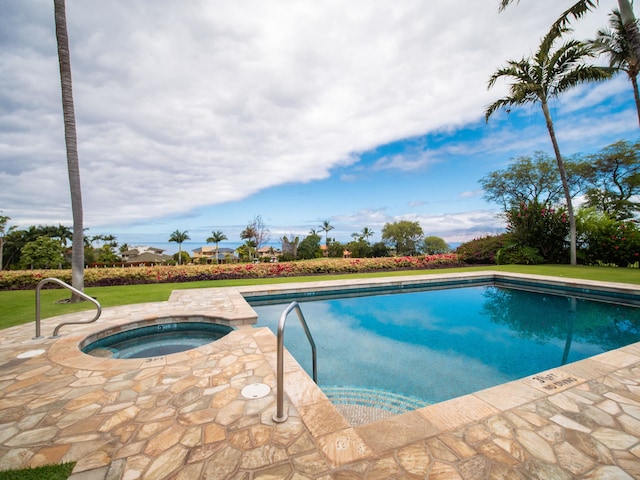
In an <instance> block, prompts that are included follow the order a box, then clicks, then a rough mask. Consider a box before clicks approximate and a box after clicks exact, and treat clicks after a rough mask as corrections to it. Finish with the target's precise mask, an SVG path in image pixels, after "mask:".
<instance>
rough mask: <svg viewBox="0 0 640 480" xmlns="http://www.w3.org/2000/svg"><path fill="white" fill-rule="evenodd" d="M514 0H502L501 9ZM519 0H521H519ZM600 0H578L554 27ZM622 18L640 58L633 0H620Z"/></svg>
mask: <svg viewBox="0 0 640 480" xmlns="http://www.w3.org/2000/svg"><path fill="white" fill-rule="evenodd" d="M513 1H514V0H500V10H501V11H502V10H504V9H505V8H506V7H507V6H508V5H509V4H511V3H513ZM518 1H519V0H518ZM598 3H599V0H578V1H577V2H576V3H574V4H573V5H572V6H571V7H569V8H568V9H567V10H565V11H564V12H562V14H561V15H560V18H558V20H556V21H555V23H554V24H553V26H552V28H563V27H566V26H567V25H568V24H569V22H570V21H571V19H572V18H574V19H578V18H581V17H583V16H584V15H586V14H587V13H588V12H590V11H591V10H593V9H594V8H596V7H597V6H598ZM618 9H619V11H620V18H621V20H622V25H623V26H624V29H625V32H626V34H627V39H628V41H629V43H630V44H631V46H632V48H633V52H634V54H635V56H636V58H640V31H638V22H636V17H635V15H634V13H633V0H632V1H629V0H618Z"/></svg>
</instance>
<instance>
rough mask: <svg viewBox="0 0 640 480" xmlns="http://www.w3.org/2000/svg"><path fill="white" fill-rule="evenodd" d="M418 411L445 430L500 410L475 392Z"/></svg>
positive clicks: (428, 420) (441, 429) (431, 422)
mask: <svg viewBox="0 0 640 480" xmlns="http://www.w3.org/2000/svg"><path fill="white" fill-rule="evenodd" d="M417 412H418V413H419V414H420V415H421V416H423V417H424V418H425V419H426V420H427V422H429V423H430V424H431V425H433V426H435V427H436V428H437V429H439V430H440V431H442V432H444V431H449V430H455V429H456V428H459V427H460V426H462V425H465V424H467V423H471V422H474V421H477V420H480V419H482V418H485V417H487V416H489V415H493V414H495V413H497V412H498V410H497V409H496V408H494V407H492V406H491V405H489V404H488V403H487V402H485V401H483V400H482V399H480V398H478V397H477V396H476V395H475V394H474V395H465V396H463V397H458V398H454V399H453V400H449V401H447V402H442V403H438V404H435V405H430V406H428V407H425V408H421V409H419V410H417Z"/></svg>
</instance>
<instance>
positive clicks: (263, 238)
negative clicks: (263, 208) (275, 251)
mask: <svg viewBox="0 0 640 480" xmlns="http://www.w3.org/2000/svg"><path fill="white" fill-rule="evenodd" d="M270 236H271V232H270V231H269V229H268V228H267V227H266V225H265V223H264V221H263V220H262V216H261V215H256V216H255V217H253V220H251V221H250V222H249V223H248V224H247V228H245V229H244V230H243V231H242V232H240V238H241V239H242V240H247V244H248V245H249V247H250V248H249V250H248V252H249V259H251V254H252V251H253V250H256V251H257V250H258V249H259V248H260V247H261V246H262V245H264V244H265V243H267V242H268V241H269V238H270Z"/></svg>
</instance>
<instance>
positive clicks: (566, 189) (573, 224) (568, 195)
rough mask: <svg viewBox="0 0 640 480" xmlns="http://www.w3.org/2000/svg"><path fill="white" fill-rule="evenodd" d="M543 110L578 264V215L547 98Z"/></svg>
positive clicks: (574, 261) (572, 254)
mask: <svg viewBox="0 0 640 480" xmlns="http://www.w3.org/2000/svg"><path fill="white" fill-rule="evenodd" d="M541 105H542V112H543V113H544V118H545V120H546V121H547V130H549V136H550V137H551V144H552V145H553V152H554V153H555V155H556V162H557V163H558V171H559V172H560V179H561V180H562V190H563V191H564V198H565V201H566V202H567V213H568V215H569V249H570V255H569V257H570V264H571V265H577V264H578V261H577V255H576V243H577V233H576V217H575V216H574V214H573V202H572V201H571V192H570V191H569V182H567V172H566V170H565V168H564V162H563V161H562V155H560V147H559V146H558V141H557V139H556V132H555V130H554V128H553V121H552V120H551V114H550V113H549V106H548V105H547V102H546V101H545V100H543V101H541Z"/></svg>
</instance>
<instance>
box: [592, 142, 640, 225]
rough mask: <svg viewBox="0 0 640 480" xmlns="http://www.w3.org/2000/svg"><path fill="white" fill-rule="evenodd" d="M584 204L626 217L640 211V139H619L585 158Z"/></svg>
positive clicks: (622, 217)
mask: <svg viewBox="0 0 640 480" xmlns="http://www.w3.org/2000/svg"><path fill="white" fill-rule="evenodd" d="M583 164H584V172H583V175H584V178H585V182H586V188H585V198H586V202H585V206H587V207H594V208H595V209H597V210H598V211H600V212H603V213H605V214H607V215H608V216H610V217H611V218H614V219H617V220H625V219H628V218H632V217H633V216H634V214H636V213H637V212H638V211H640V202H638V201H637V199H638V198H640V142H636V143H635V144H630V143H628V142H624V141H622V142H616V143H614V144H613V145H609V146H608V147H606V148H604V149H602V150H601V151H600V152H598V153H596V154H594V155H589V156H587V157H586V158H585V159H584V160H583Z"/></svg>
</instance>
